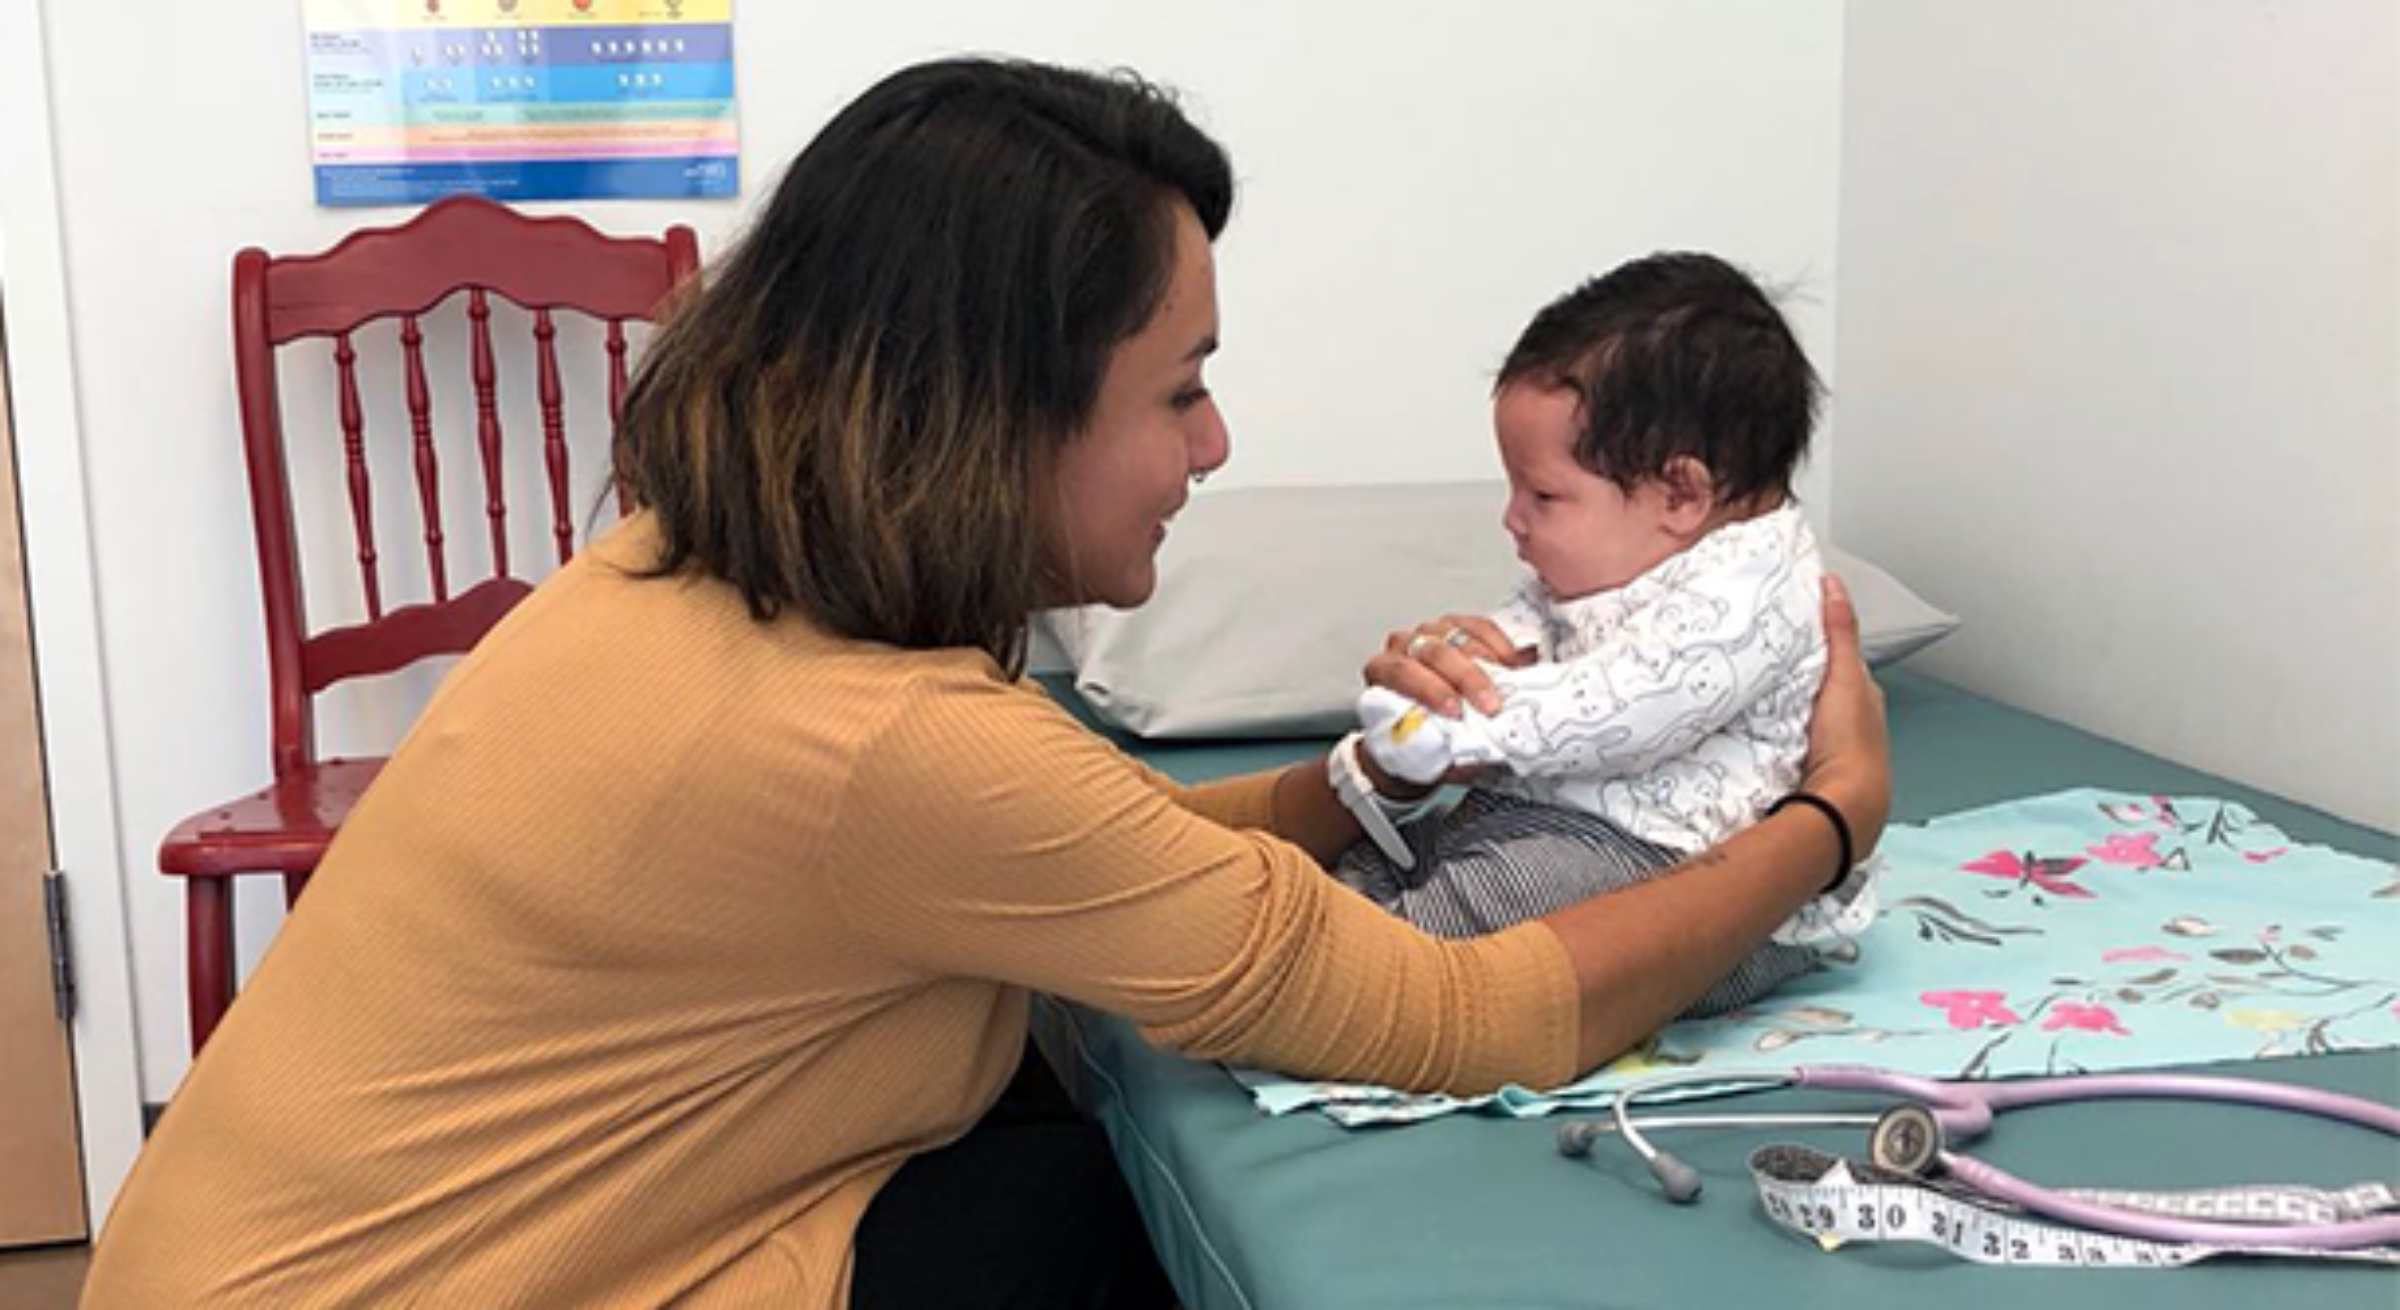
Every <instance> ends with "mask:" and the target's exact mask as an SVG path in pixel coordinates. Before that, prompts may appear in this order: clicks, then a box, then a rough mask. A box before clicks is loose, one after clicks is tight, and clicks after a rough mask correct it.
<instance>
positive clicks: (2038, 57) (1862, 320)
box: [1834, 0, 2400, 830]
mask: <svg viewBox="0 0 2400 1310" xmlns="http://www.w3.org/2000/svg"><path fill="white" fill-rule="evenodd" d="M2396 28H2400V9H2396V8H2395V6H2393V5H2392V4H2391V3H2390V0H2309V2H2308V3H2281V4H2278V3H2264V2H2261V0H2116V2H2115V3H2110V4H2099V5H2095V4H2090V3H2087V2H2085V0H2020V2H2019V3H2014V4H2009V5H2005V6H2003V5H1997V4H1992V5H1962V4H1922V3H1917V2H1916V0H1853V3H1852V4H1851V5H1850V6H1849V11H1848V31H1847V41H1846V47H1845V54H1844V69H1843V75H1844V83H1845V127H1844V135H1843V163H1842V189H1841V190H1842V196H1841V203H1842V217H1841V281H1840V287H1839V297H1840V331H1841V339H1842V376H1841V391H1842V399H1841V406H1842V461H1841V487H1840V491H1841V495H1840V500H1839V505H1838V509H1837V513H1836V515H1835V518H1834V523H1835V529H1836V535H1837V536H1838V537H1839V538H1840V539H1841V541H1842V542H1843V543H1844V544H1845V545H1846V546H1848V547H1850V548H1851V549H1854V550H1858V551H1861V552H1864V553H1866V554H1868V555H1870V556H1872V557H1875V558H1877V559H1879V560H1881V561H1882V562H1884V563H1885V564H1887V565H1888V566H1889V567H1891V568H1893V569H1894V570H1895V571H1897V572H1898V573H1900V574H1901V575H1902V576H1903V577H1905V578H1906V579H1908V580H1909V581H1910V582H1911V583H1912V584H1914V585H1915V586H1917V587H1918V589H1919V590H1921V591H1923V592H1925V593H1926V594H1927V595H1928V596H1930V597H1933V598H1934V599H1937V600H1939V601H1940V602H1942V603H1943V604H1945V605H1947V606H1949V607H1951V608H1953V609H1955V610H1957V611H1958V612H1960V613H1961V614H1962V615H1964V616H1965V618H1966V626H1965V628H1964V629H1963V630H1962V631H1961V632H1960V633H1959V635H1957V636H1955V637H1953V638H1951V639H1950V640H1949V641H1948V642H1947V643H1945V644H1944V645H1943V646H1941V647H1938V648H1937V649H1936V650H1935V651H1933V652H1930V653H1929V655H1928V656H1927V657H1926V658H1925V660H1924V665H1925V667H1926V668H1927V669H1928V670H1929V671H1931V672H1933V673H1935V674H1938V675H1940V676H1942V677H1945V678H1948V679H1951V680H1953V681H1956V682H1960V683H1963V684H1965V685H1967V686H1969V687H1973V688H1976V689H1979V690H1983V691H1985V692H1987V693H1989V694H1991V695H1993V696H1995V697H1997V698H1998V699H2001V700H2003V701H2007V702H2010V703H2013V704H2016V705H2020V706H2024V707H2027V708H2030V709H2033V710H2036V711H2038V712H2041V713H2045V714H2049V715H2052V716H2055V717H2060V718H2064V719H2067V720H2070V721H2072V722H2075V723H2077V724H2080V725H2082V726H2085V727H2088V728H2090V729H2093V730H2095V731H2097V732H2100V733H2102V734H2104V735H2107V736H2110V737H2114V738H2118V739H2120V740H2123V741H2127V742H2130V743H2133V744H2135V745H2138V746H2142V747H2144V748H2147V749H2150V750H2152V751H2155V752H2158V753H2160V754H2163V755H2166V756H2169V757H2171V758H2174V759H2178V760H2182V761H2185V762H2188V763H2191V764H2194V765H2197V766H2199V767H2201V768H2205V769H2209V770H2213V771H2215V772H2219V773H2222V774H2225V775H2227V776H2230V777H2233V778H2236V779H2238V780H2241V781H2244V782H2249V783H2252V784H2255V785H2257V786H2260V787H2263V788H2265V789H2267V790H2270V791H2273V792H2277V793H2280V794H2283V795H2286V796H2289V797H2292V798H2294V799H2297V800H2300V801H2303V802H2307V803H2311V804H2314V805H2316V806H2318V807H2320V808H2323V809H2326V810H2329V811H2331V812H2333V813H2336V814H2339V815H2342V816H2344V817H2347V818H2350V819H2354V820H2359V821H2362V822H2367V823H2371V824H2374V825H2376V826H2379V827H2381V828H2384V829H2386V830H2390V829H2392V828H2394V827H2395V826H2400V369H2396V368H2395V367H2394V365H2395V361H2396V360H2400V329H2396V326H2395V320H2396V317H2400V196H2396V193H2395V173H2396V171H2400V31H2396Z"/></svg>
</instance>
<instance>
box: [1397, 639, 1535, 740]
mask: <svg viewBox="0 0 2400 1310" xmlns="http://www.w3.org/2000/svg"><path fill="white" fill-rule="evenodd" d="M1477 660H1486V661H1489V662H1491V663H1493V664H1499V665H1503V666H1506V667H1510V668H1515V667H1518V666H1521V665H1524V664H1529V663H1531V662H1532V660H1533V653H1532V652H1531V651H1522V650H1518V649H1517V648H1516V645H1515V643H1513V642H1511V641H1510V640H1509V639H1508V634H1507V633H1505V632H1502V631H1501V630H1500V625H1499V624H1497V623H1494V622H1492V621H1491V620H1490V619H1487V618H1485V617H1483V616H1482V615H1479V614H1451V615H1447V616H1445V617H1442V618H1438V619H1434V620H1431V621H1429V622H1425V623H1420V624H1418V625H1417V626H1415V627H1413V628H1402V629H1400V630H1399V631H1396V632H1394V633H1392V634H1391V635H1389V636H1387V637H1385V638H1384V639H1383V649H1382V650H1380V651H1378V652H1376V653H1375V655H1374V656H1373V657H1371V658H1369V659H1368V660H1367V665H1366V668H1365V669H1363V670H1361V675H1362V676H1363V677H1365V678H1366V680H1367V682H1368V684H1369V685H1371V686H1376V687H1388V688H1390V689H1391V690H1393V691H1396V692H1399V693H1400V694H1401V695H1403V696H1406V697H1408V698H1409V699H1410V700H1413V701H1415V702H1416V703H1418V704H1419V705H1423V706H1426V707H1428V708H1430V709H1432V710H1433V711H1434V712H1436V713H1438V714H1441V715H1443V716H1444V717H1447V718H1453V719H1455V718H1457V717H1458V716H1459V715H1460V714H1461V713H1462V712H1463V711H1462V709H1461V707H1460V698H1461V697H1464V698H1465V700H1466V702H1467V703H1469V704H1472V705H1473V706H1474V707H1475V708H1476V709H1479V710H1481V711H1483V712H1484V713H1486V714H1497V713H1499V711H1500V693H1499V691H1498V690H1497V689H1495V688H1494V687H1493V686H1492V680H1491V677H1490V676H1489V675H1487V674H1486V673H1485V672H1484V671H1483V669H1482V667H1481V666H1480V665H1478V664H1477V663H1476V661H1477Z"/></svg>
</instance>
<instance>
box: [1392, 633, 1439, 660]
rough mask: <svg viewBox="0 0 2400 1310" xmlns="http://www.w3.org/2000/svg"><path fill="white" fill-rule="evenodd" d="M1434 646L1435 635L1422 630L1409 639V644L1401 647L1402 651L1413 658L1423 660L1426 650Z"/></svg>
mask: <svg viewBox="0 0 2400 1310" xmlns="http://www.w3.org/2000/svg"><path fill="white" fill-rule="evenodd" d="M1432 648H1433V635H1432V634H1431V633H1426V632H1420V633H1418V634H1417V635H1416V636H1413V637H1411V638H1409V639H1408V644H1407V645H1406V646H1403V647H1401V648H1400V653H1401V654H1403V655H1406V656H1407V657H1409V658H1410V659H1412V660H1421V659H1424V658H1425V652H1426V651H1428V650H1430V649H1432Z"/></svg>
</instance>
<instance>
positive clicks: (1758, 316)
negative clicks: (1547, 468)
mask: <svg viewBox="0 0 2400 1310" xmlns="http://www.w3.org/2000/svg"><path fill="white" fill-rule="evenodd" d="M1524 381H1531V382H1537V383H1540V384H1542V385H1546V386H1566V387H1573V388H1574V389H1575V390H1576V391H1577V392H1579V393H1581V395H1582V397H1583V415H1584V418H1583V424H1584V426H1583V431H1582V433H1581V434H1580V435H1578V436H1577V438H1576V440H1575V462H1576V463H1578V464H1581V465H1582V466H1583V467H1585V468H1587V469H1589V470H1591V471H1592V472H1593V473H1596V474H1598V475H1599V476H1601V477H1604V478H1607V479H1608V480H1609V481H1611V482H1614V483H1616V484H1617V485H1618V486H1619V487H1621V488H1623V489H1625V490H1627V491H1631V490H1632V489H1633V488H1634V487H1635V486H1636V485H1638V484H1640V483H1643V482H1647V481H1653V480H1655V479H1658V478H1661V477H1663V476H1665V474H1666V471H1667V466H1668V464H1669V463H1670V462H1671V461H1673V460H1675V459H1676V458H1678V457H1682V456H1689V457H1691V458H1693V459H1696V460H1698V461H1699V462H1700V463H1701V465H1702V466H1703V467H1705V468H1707V469H1708V471H1709V476H1710V478H1711V479H1712V480H1713V481H1714V482H1715V484H1716V499H1717V502H1718V503H1719V504H1729V503H1733V502H1737V501H1743V500H1748V499H1750V498H1751V497H1753V496H1756V495H1759V494H1760V493H1762V492H1776V493H1784V494H1788V493H1789V492H1790V490H1791V481H1792V473H1793V471H1794V470H1795V469H1796V468H1798V467H1799V464H1800V457H1801V456H1802V455H1803V454H1805V453H1807V450H1808V434H1809V431H1810V430H1811V429H1812V428H1814V427H1815V426H1816V418H1817V402H1818V398H1819V397H1820V396H1821V395H1822V394H1823V392H1824V388H1823V386H1822V385H1821V384H1820V383H1819V382H1818V381H1817V374H1816V370H1815V369H1813V368H1811V367H1809V363H1808V356H1807V355H1805V354H1803V353H1802V352H1801V350H1800V343H1799V341H1798V340H1797V339H1795V338H1794V337H1793V336H1792V329H1791V327H1790V325H1788V324H1786V323H1785V322H1784V321H1783V315H1782V314H1780V313H1778V312H1777V311H1776V309H1775V306H1774V304H1773V302H1771V301H1770V300H1768V298H1767V293H1766V292H1764V291H1762V290H1760V289H1759V286H1758V284H1757V283H1756V282H1753V281H1751V280H1750V278H1749V276H1748V275H1747V274H1745V273H1743V272H1742V271H1741V270H1740V269H1738V268H1735V267H1734V266H1733V265H1731V264H1728V263H1726V262H1725V261H1724V260H1722V259H1719V258H1717V257H1716V256H1714V255H1703V254H1689V253H1680V252H1677V253H1664V254H1656V255H1651V256H1649V257H1648V258H1645V259H1637V260H1634V261H1633V262H1631V263H1629V264H1623V265H1620V266H1618V267H1617V268H1616V269H1614V270H1612V271H1610V272H1609V273H1607V274H1606V275H1604V276H1602V277H1597V278H1594V279H1592V280H1591V281H1589V282H1586V283H1584V284H1583V285H1582V286H1579V287H1577V288H1575V289H1574V290H1573V291H1570V292H1568V293H1567V294H1566V295H1564V296H1561V297H1559V298H1558V299H1557V300H1554V301H1552V302H1551V303H1550V304H1549V305H1548V306H1546V307H1544V308H1543V310H1542V312H1541V313H1539V314H1536V315H1534V318H1533V322H1532V323H1531V324H1529V325H1527V327H1526V329H1525V333H1524V335H1523V336H1521V337H1519V338H1518V339H1517V344H1516V347H1515V348H1514V349H1512V350H1510V351H1509V352H1508V362H1507V363H1505V364H1503V365H1501V368H1500V380H1499V383H1498V384H1497V387H1495V390H1497V389H1499V388H1505V387H1507V386H1508V385H1509V384H1511V383H1514V382H1524Z"/></svg>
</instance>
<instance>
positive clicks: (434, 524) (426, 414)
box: [400, 314, 450, 601]
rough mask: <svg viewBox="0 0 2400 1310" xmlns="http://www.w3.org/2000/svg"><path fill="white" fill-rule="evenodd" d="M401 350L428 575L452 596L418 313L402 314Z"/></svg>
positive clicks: (436, 588)
mask: <svg viewBox="0 0 2400 1310" xmlns="http://www.w3.org/2000/svg"><path fill="white" fill-rule="evenodd" d="M400 351H401V354H402V355H404V356H405V357H406V361H405V362H406V364H407V371H408V427H409V431H410V433H411V434H412V439H413V444H414V445H415V447H416V455H417V503H418V505H419V506H420V507H421V508H422V509H423V510H424V514H425V576H426V578H427V579H428V580H429V581H430V582H431V583H432V584H433V598H434V599H435V600H437V601H443V600H448V599H450V575H449V570H448V569H447V568H445V567H444V566H443V559H442V472H441V460H440V458H439V457H438V456H436V455H435V454H434V449H433V392H432V388H430V387H428V386H427V385H426V384H425V333H424V332H423V331H422V330H421V329H420V328H419V327H418V326H417V316H416V315H414V314H403V315H401V316H400Z"/></svg>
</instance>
